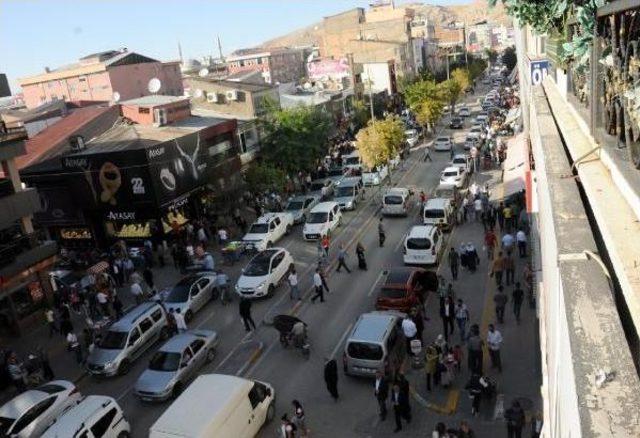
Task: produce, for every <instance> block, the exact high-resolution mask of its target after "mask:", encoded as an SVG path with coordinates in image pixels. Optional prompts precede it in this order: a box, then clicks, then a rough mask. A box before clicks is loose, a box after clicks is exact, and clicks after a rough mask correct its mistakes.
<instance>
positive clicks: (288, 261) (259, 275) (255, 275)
mask: <svg viewBox="0 0 640 438" xmlns="http://www.w3.org/2000/svg"><path fill="white" fill-rule="evenodd" d="M291 266H293V257H291V254H289V251H287V250H286V249H284V248H269V249H267V250H264V251H262V252H260V253H258V254H256V255H255V256H254V257H253V258H252V259H251V260H250V261H249V263H248V264H247V266H246V267H245V268H244V269H243V270H242V274H241V275H240V278H238V281H237V283H236V293H237V294H238V295H240V296H241V297H246V298H258V297H264V296H268V297H271V296H273V294H274V292H275V290H276V288H277V287H278V286H279V285H280V284H281V283H282V282H283V280H284V279H285V277H286V275H287V272H288V271H289V269H290V268H291Z"/></svg>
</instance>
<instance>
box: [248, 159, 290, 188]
mask: <svg viewBox="0 0 640 438" xmlns="http://www.w3.org/2000/svg"><path fill="white" fill-rule="evenodd" d="M244 179H245V181H246V183H247V186H249V189H250V190H251V191H252V192H254V193H259V192H264V191H270V190H276V191H282V190H283V189H284V186H285V183H286V181H287V176H286V174H285V172H284V171H283V170H282V169H279V168H277V167H275V166H274V165H273V164H270V163H267V162H264V161H262V160H261V161H259V162H258V161H256V162H254V163H252V164H251V166H250V167H249V169H247V172H246V173H245V175H244Z"/></svg>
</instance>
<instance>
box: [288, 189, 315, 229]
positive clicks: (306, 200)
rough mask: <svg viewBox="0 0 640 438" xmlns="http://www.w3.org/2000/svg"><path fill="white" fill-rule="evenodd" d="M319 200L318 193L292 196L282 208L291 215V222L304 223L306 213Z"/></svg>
mask: <svg viewBox="0 0 640 438" xmlns="http://www.w3.org/2000/svg"><path fill="white" fill-rule="evenodd" d="M319 202H320V196H319V195H301V196H294V197H293V198H291V199H289V202H287V206H286V207H285V208H284V211H286V212H287V213H290V214H291V215H292V216H293V223H295V224H300V223H304V222H305V221H306V219H307V214H309V212H310V211H311V209H312V208H313V207H315V206H316V205H318V203H319Z"/></svg>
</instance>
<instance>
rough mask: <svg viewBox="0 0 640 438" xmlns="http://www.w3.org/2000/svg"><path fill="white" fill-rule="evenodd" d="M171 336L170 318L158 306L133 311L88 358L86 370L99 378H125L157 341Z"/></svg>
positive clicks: (143, 304) (148, 304)
mask: <svg viewBox="0 0 640 438" xmlns="http://www.w3.org/2000/svg"><path fill="white" fill-rule="evenodd" d="M168 336H169V328H168V327H167V315H166V313H165V310H164V308H163V307H162V305H160V304H159V303H157V302H152V301H149V302H146V303H142V304H140V305H139V306H136V307H134V308H133V309H132V310H130V311H129V312H128V313H126V314H125V315H124V316H123V317H122V318H120V319H119V320H118V321H116V322H114V323H113V324H112V325H111V326H110V327H109V329H108V330H107V332H106V333H105V335H104V336H103V337H102V339H101V340H100V342H99V343H98V345H97V346H96V347H95V348H94V350H93V351H92V352H91V354H89V357H88V358H87V370H88V371H89V373H90V374H93V375H98V376H114V375H116V374H126V373H127V372H128V371H129V369H130V368H131V364H132V363H133V361H134V360H136V359H137V358H138V357H139V356H141V355H142V353H144V352H145V351H146V350H147V349H149V347H151V346H152V345H153V344H154V343H155V342H156V341H157V340H158V339H166V338H167V337H168Z"/></svg>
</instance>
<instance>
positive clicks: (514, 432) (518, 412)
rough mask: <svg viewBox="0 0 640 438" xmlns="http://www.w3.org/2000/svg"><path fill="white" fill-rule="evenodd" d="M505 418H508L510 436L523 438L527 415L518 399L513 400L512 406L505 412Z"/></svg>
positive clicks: (508, 433) (510, 437)
mask: <svg viewBox="0 0 640 438" xmlns="http://www.w3.org/2000/svg"><path fill="white" fill-rule="evenodd" d="M504 418H505V420H507V436H508V437H509V438H522V428H523V427H524V423H525V416H524V411H523V410H522V407H520V403H519V402H518V401H517V400H514V401H513V402H511V407H510V408H509V409H507V411H506V412H505V413H504Z"/></svg>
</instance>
